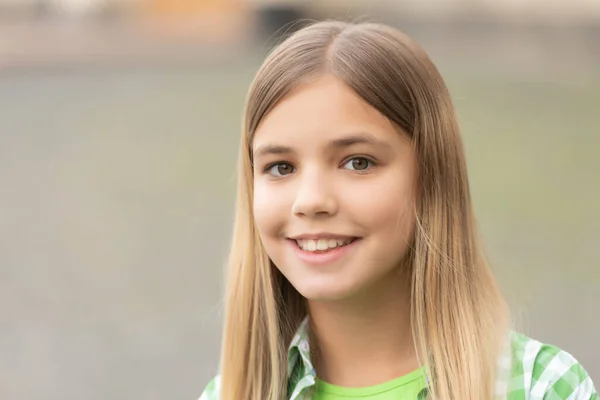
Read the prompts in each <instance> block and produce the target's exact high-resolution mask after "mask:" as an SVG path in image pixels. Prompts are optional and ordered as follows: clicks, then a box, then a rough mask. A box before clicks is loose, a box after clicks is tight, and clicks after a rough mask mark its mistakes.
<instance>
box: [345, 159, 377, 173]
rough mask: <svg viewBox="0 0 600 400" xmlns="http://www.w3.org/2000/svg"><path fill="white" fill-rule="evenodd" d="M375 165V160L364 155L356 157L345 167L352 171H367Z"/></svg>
mask: <svg viewBox="0 0 600 400" xmlns="http://www.w3.org/2000/svg"><path fill="white" fill-rule="evenodd" d="M372 166H373V162H372V161H371V160H368V159H366V158H364V157H354V158H352V159H350V160H348V162H347V163H346V164H345V167H346V168H347V169H349V170H352V171H365V170H367V169H369V168H370V167H372Z"/></svg>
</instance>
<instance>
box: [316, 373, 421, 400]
mask: <svg viewBox="0 0 600 400" xmlns="http://www.w3.org/2000/svg"><path fill="white" fill-rule="evenodd" d="M424 387H425V368H424V367H422V368H419V369H417V370H415V371H413V372H411V373H409V374H406V375H404V376H401V377H400V378H396V379H392V380H391V381H387V382H384V383H381V384H379V385H374V386H368V387H361V388H346V387H341V386H336V385H332V384H330V383H326V382H323V381H321V380H319V379H317V382H316V385H315V388H314V392H313V395H312V400H358V399H369V400H415V399H416V398H417V396H418V394H419V392H421V391H422V390H423V388H424Z"/></svg>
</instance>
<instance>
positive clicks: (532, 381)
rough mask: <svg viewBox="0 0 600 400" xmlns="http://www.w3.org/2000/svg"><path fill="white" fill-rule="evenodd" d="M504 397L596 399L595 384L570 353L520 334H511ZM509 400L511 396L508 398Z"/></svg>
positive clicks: (562, 399)
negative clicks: (519, 395) (520, 395)
mask: <svg viewBox="0 0 600 400" xmlns="http://www.w3.org/2000/svg"><path fill="white" fill-rule="evenodd" d="M506 386H507V387H506V389H507V394H508V395H509V396H510V395H517V394H519V393H522V394H523V395H524V396H523V398H528V399H530V400H566V399H569V400H597V399H598V395H597V392H596V389H595V388H594V384H593V382H592V380H591V378H590V377H589V375H588V373H587V372H586V371H585V369H584V368H583V366H582V365H581V364H580V363H579V362H578V361H577V360H576V359H575V357H573V356H572V355H571V354H570V353H568V352H566V351H564V350H562V349H560V348H558V347H556V346H553V345H550V344H544V343H541V342H539V341H537V340H535V339H532V338H530V337H528V336H526V335H524V334H522V333H518V332H511V334H510V371H509V372H508V380H507V382H506ZM510 398H512V397H510Z"/></svg>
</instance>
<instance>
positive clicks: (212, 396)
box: [198, 375, 221, 400]
mask: <svg viewBox="0 0 600 400" xmlns="http://www.w3.org/2000/svg"><path fill="white" fill-rule="evenodd" d="M220 398H221V376H220V375H217V376H216V377H214V378H213V379H212V380H211V381H210V382H208V385H206V389H204V392H202V394H201V395H200V398H199V399H198V400H219V399H220Z"/></svg>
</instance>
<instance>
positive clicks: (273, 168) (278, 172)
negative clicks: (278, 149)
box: [265, 162, 294, 177]
mask: <svg viewBox="0 0 600 400" xmlns="http://www.w3.org/2000/svg"><path fill="white" fill-rule="evenodd" d="M265 172H267V173H268V174H270V175H273V176H276V177H282V176H285V175H288V174H291V173H292V172H294V166H293V165H291V164H288V163H282V162H280V163H276V164H271V165H268V166H267V167H266V168H265Z"/></svg>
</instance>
